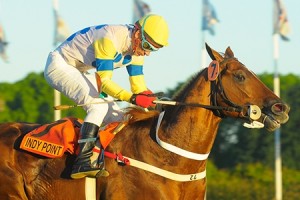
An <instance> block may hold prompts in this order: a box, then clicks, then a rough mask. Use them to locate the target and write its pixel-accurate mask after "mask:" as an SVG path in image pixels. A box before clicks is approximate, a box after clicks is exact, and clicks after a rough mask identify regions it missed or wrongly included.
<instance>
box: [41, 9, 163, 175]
mask: <svg viewBox="0 0 300 200" xmlns="http://www.w3.org/2000/svg"><path fill="white" fill-rule="evenodd" d="M168 37H169V29H168V25H167V23H166V21H165V20H164V18H163V17H162V16H159V15H156V14H149V15H146V16H144V17H142V18H141V19H139V20H138V21H137V22H136V23H135V25H107V24H104V25H98V26H91V27H88V28H85V29H82V30H80V31H78V32H76V33H74V34H73V35H71V36H70V37H69V38H68V39H67V40H66V41H64V42H63V43H62V44H61V45H59V46H58V47H57V48H56V49H55V50H54V51H53V52H51V53H50V54H49V56H48V59H47V63H46V67H45V71H44V76H45V79H46V80H47V82H48V83H49V84H50V85H51V86H52V87H53V88H54V89H56V90H58V91H60V92H61V93H62V94H64V95H65V96H67V97H68V98H70V99H71V100H73V101H74V102H75V103H76V104H84V105H85V106H83V108H84V110H85V111H86V113H87V115H86V117H85V119H84V123H83V126H82V128H81V130H80V139H79V140H78V144H79V154H78V155H77V158H76V160H75V163H74V166H73V169H72V173H71V177H72V178H74V179H78V178H83V177H86V176H88V177H95V176H108V172H107V171H106V170H105V169H104V158H103V156H100V157H101V161H100V165H93V164H92V162H91V159H90V157H91V155H92V153H93V152H92V150H93V148H94V145H95V141H96V137H97V135H98V131H99V127H100V126H101V124H102V123H105V122H108V121H109V120H111V119H114V121H118V120H122V117H123V115H122V112H121V111H120V108H119V107H118V106H117V104H116V103H110V102H111V101H110V102H108V103H105V104H95V103H94V104H93V102H101V101H107V100H108V99H109V98H110V99H113V98H115V99H119V100H122V101H127V102H130V103H133V104H135V105H138V106H141V107H143V108H148V107H152V106H154V104H153V100H155V97H153V96H151V95H149V94H152V92H151V91H150V90H149V89H148V88H147V87H146V84H145V80H144V75H143V63H144V56H149V55H150V53H151V52H153V51H157V50H159V49H160V48H162V47H164V46H166V45H167V44H168ZM124 66H126V69H127V72H128V75H129V81H130V86H131V91H127V90H125V89H123V88H122V87H120V86H119V85H118V84H117V83H115V82H114V81H113V80H112V75H113V70H114V69H116V68H119V67H124ZM90 69H94V70H95V71H96V72H95V75H94V74H92V75H93V76H91V73H87V71H88V70H90ZM91 77H93V78H91ZM100 93H101V95H102V97H103V98H99V94H100ZM147 94H148V95H147Z"/></svg>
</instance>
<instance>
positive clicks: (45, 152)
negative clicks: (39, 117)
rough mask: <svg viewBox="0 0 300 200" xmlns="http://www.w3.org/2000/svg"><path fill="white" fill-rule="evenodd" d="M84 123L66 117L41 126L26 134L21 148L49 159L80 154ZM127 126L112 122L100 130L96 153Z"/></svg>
mask: <svg viewBox="0 0 300 200" xmlns="http://www.w3.org/2000/svg"><path fill="white" fill-rule="evenodd" d="M82 123H83V120H82V119H79V118H73V117H66V118H63V119H60V120H57V121H55V122H53V123H50V124H44V125H41V126H39V127H37V128H35V129H34V130H32V131H30V132H28V133H26V135H25V136H24V137H23V139H22V141H21V144H20V148H21V149H23V150H25V151H28V152H31V153H34V154H38V155H41V156H45V157H48V158H59V157H62V156H63V155H64V153H70V154H78V152H79V146H78V143H77V141H78V138H79V132H80V127H81V126H82ZM126 124H127V122H126V121H124V122H112V123H110V124H108V125H106V126H104V127H101V128H100V129H99V136H100V137H98V141H97V142H96V146H95V148H94V153H95V152H96V154H97V153H99V149H100V147H101V146H102V148H104V149H105V148H106V147H107V146H108V144H109V143H110V142H111V141H112V140H113V138H114V136H115V135H116V134H117V133H118V132H119V131H120V130H122V128H124V127H125V126H126ZM99 138H100V141H99ZM93 157H94V156H93Z"/></svg>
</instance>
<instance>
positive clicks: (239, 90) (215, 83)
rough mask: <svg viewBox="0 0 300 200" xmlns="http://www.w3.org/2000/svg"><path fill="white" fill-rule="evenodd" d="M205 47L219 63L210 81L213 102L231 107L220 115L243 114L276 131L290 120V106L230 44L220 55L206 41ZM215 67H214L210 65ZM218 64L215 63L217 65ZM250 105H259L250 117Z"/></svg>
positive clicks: (248, 118) (235, 115) (245, 117)
mask: <svg viewBox="0 0 300 200" xmlns="http://www.w3.org/2000/svg"><path fill="white" fill-rule="evenodd" d="M206 49H207V52H208V54H209V56H210V57H211V59H212V60H213V62H214V64H215V65H218V66H217V67H218V68H219V69H218V70H217V74H216V79H215V80H212V81H211V85H212V94H211V95H212V104H215V105H218V106H222V107H232V108H235V109H233V110H234V111H236V110H238V111H240V112H232V109H227V110H226V109H225V110H221V111H220V112H217V114H219V115H220V116H230V117H240V118H244V119H247V120H249V121H250V123H252V122H253V121H255V122H258V123H261V124H263V125H264V127H265V128H266V129H267V130H268V131H273V130H275V129H277V128H279V127H280V124H284V123H286V122H287V121H288V119H289V116H288V112H289V110H290V108H289V106H288V105H287V104H286V103H285V102H283V101H282V100H281V99H280V98H279V97H278V96H276V95H275V94H274V93H273V92H272V91H271V90H270V89H269V88H268V87H267V86H266V85H264V84H263V83H262V82H261V81H260V80H259V78H258V77H257V76H256V75H255V74H254V73H253V72H251V71H249V70H248V69H247V67H246V66H245V65H244V64H242V63H241V62H239V61H238V59H237V58H235V57H234V53H233V52H232V50H231V49H230V47H228V48H227V49H226V51H225V53H224V55H221V54H220V53H218V52H216V51H215V50H213V49H212V48H210V47H209V46H208V45H207V44H206ZM209 67H212V66H209ZM214 67H215V66H214ZM251 105H255V106H258V107H259V108H257V107H256V108H257V109H258V110H256V111H255V112H258V113H256V114H258V115H257V116H255V117H254V119H253V118H251V113H250V112H249V108H250V109H251V107H250V106H251Z"/></svg>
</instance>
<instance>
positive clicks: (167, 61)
mask: <svg viewBox="0 0 300 200" xmlns="http://www.w3.org/2000/svg"><path fill="white" fill-rule="evenodd" d="M144 2H146V3H147V4H148V5H149V6H150V8H151V10H152V12H153V13H157V14H160V15H163V16H164V17H165V19H166V20H167V22H168V23H169V28H170V40H169V46H167V47H165V48H163V49H161V50H160V51H158V52H155V53H153V54H151V56H149V57H147V58H146V61H145V65H144V74H145V78H146V82H147V85H148V87H149V88H150V89H152V90H153V91H155V92H158V91H164V90H166V89H167V88H173V87H175V86H176V85H177V84H178V83H179V82H183V81H186V80H187V78H188V77H190V76H191V75H193V74H194V73H196V72H197V71H199V70H200V69H201V68H202V67H206V66H202V60H201V45H202V38H203V37H204V38H205V41H206V42H207V43H208V44H209V45H210V46H211V47H212V48H214V49H215V50H217V51H220V52H224V51H225V49H226V48H227V47H228V46H230V47H231V49H232V50H233V52H234V53H235V56H236V57H237V58H238V59H239V60H240V61H241V62H242V63H244V64H245V65H246V66H247V67H248V68H249V69H251V70H252V71H254V72H255V73H258V74H259V73H263V72H269V73H272V72H273V71H274V63H273V43H272V31H273V27H272V26H273V25H272V24H273V22H272V15H273V0H264V1H261V0H252V1H250V0H248V1H245V0H244V1H241V0H226V1H224V0H210V2H211V3H212V4H213V5H214V8H215V10H216V12H217V16H218V19H219V20H220V22H219V23H218V24H217V25H216V26H215V31H216V34H215V36H212V35H210V34H209V33H207V32H205V33H204V34H203V32H202V31H201V11H202V5H201V4H202V0H189V1H186V0H163V1H150V0H144ZM284 5H285V7H286V9H287V14H288V19H289V22H290V26H291V29H292V32H291V34H290V35H289V37H290V39H291V40H290V41H289V42H284V41H282V40H280V41H279V62H278V71H279V73H280V74H287V73H293V74H296V75H299V74H300V64H299V62H298V60H297V56H298V54H299V52H300V51H299V48H300V15H299V14H298V12H299V11H298V9H299V6H300V2H299V1H295V0H284ZM132 7H133V1H132V0H109V1H108V0H106V1H104V0H102V1H101V0H85V1H74V0H59V13H60V15H61V17H62V18H63V19H64V21H65V22H66V23H67V25H68V27H69V29H70V31H71V33H73V32H75V31H77V30H79V29H82V28H84V27H87V26H90V25H97V24H104V23H111V24H126V23H132V10H133V8H132ZM53 19H54V17H53V10H52V0H43V1H41V0H27V1H24V0H0V23H1V24H2V26H3V28H4V30H5V33H6V38H7V40H8V42H9V46H8V48H7V54H8V56H9V60H10V62H9V63H8V64H6V63H4V62H3V61H2V60H0V68H1V73H0V82H9V83H14V82H16V81H19V80H21V79H23V78H24V77H26V75H27V74H28V73H30V72H42V71H43V69H44V65H45V62H46V59H47V56H48V53H49V52H50V51H52V50H53V49H54V46H53V37H54V36H53V35H54V20H53ZM206 60H207V63H208V62H209V61H210V59H209V58H207V59H206ZM206 65H207V64H206ZM113 79H114V80H115V81H116V82H118V83H119V84H120V85H123V86H124V87H126V88H129V84H128V76H127V72H126V70H125V68H123V69H122V68H121V69H118V70H115V72H114V77H113Z"/></svg>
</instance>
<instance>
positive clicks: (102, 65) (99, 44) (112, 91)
mask: <svg viewBox="0 0 300 200" xmlns="http://www.w3.org/2000/svg"><path fill="white" fill-rule="evenodd" d="M94 48H95V57H96V69H97V73H98V75H99V76H100V79H101V84H102V91H103V92H105V93H106V94H108V95H110V96H112V97H114V98H116V99H120V100H123V101H127V102H130V98H131V97H132V94H133V93H140V92H143V91H145V90H147V88H146V86H145V81H144V76H143V71H142V65H129V66H128V67H127V71H128V74H129V80H130V85H131V90H132V92H133V93H132V92H129V91H127V90H125V89H124V88H122V87H121V86H119V85H118V84H117V83H115V82H114V81H112V75H113V69H114V65H113V61H114V58H115V55H116V54H117V51H116V49H115V47H114V45H113V43H112V42H111V41H110V40H109V39H105V38H102V39H101V40H98V41H96V42H95V43H94Z"/></svg>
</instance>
